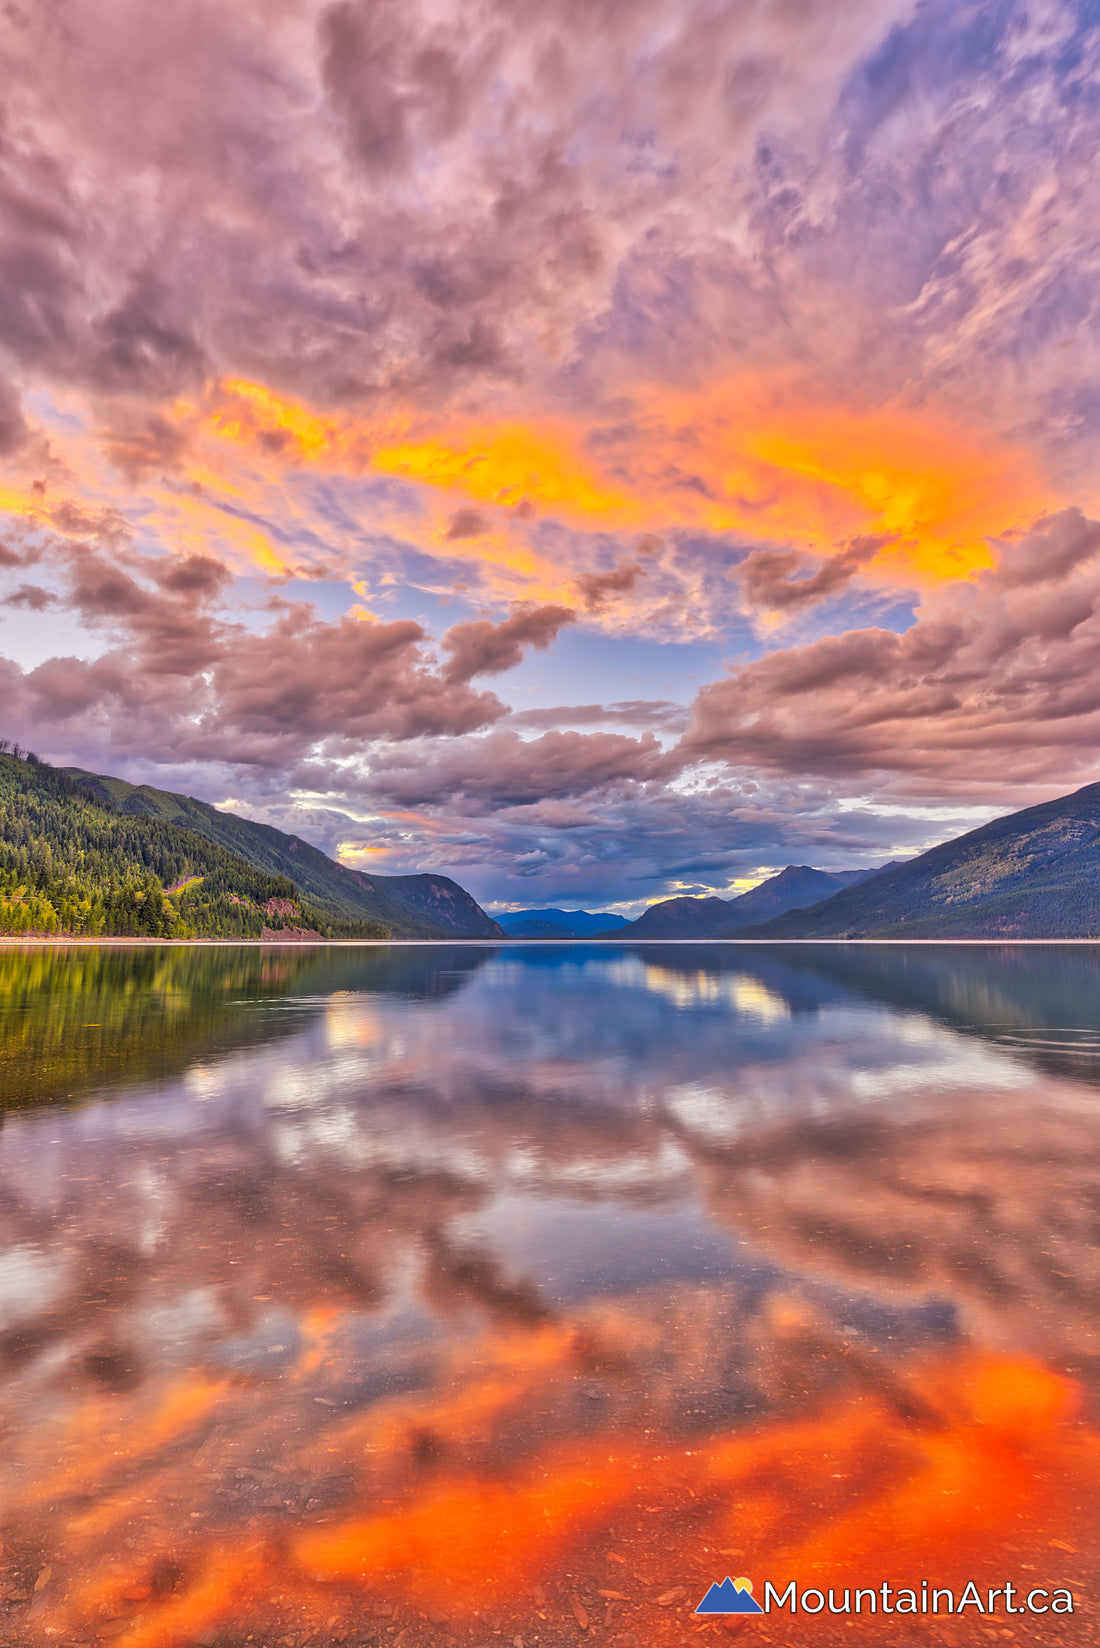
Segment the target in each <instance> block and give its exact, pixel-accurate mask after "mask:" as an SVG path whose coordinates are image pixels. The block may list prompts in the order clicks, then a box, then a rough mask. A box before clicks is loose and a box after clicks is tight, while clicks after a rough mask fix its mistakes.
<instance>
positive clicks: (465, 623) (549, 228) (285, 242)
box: [0, 0, 1100, 901]
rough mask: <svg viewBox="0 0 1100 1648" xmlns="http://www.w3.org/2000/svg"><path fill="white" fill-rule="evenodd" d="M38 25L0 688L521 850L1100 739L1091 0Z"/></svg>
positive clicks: (710, 861)
mask: <svg viewBox="0 0 1100 1648" xmlns="http://www.w3.org/2000/svg"><path fill="white" fill-rule="evenodd" d="M0 71H2V73H3V77H4V85H5V88H6V92H5V104H4V113H3V120H2V123H0V516H2V519H0V607H2V609H3V613H4V618H3V623H2V625H0V647H2V650H3V654H4V655H3V657H0V690H2V692H3V696H4V710H5V721H6V725H5V728H4V729H3V730H4V731H6V732H7V733H8V734H9V735H10V736H18V737H19V738H20V741H21V742H25V743H28V744H30V745H31V746H32V747H34V748H36V749H39V750H41V751H42V752H43V753H44V754H46V755H53V756H55V757H56V758H58V759H65V760H73V761H78V762H80V763H82V764H85V765H102V766H109V765H115V766H122V767H124V768H125V769H126V771H127V773H129V774H134V775H136V774H140V775H141V776H142V777H144V778H157V777H159V778H160V779H161V781H164V782H169V781H170V782H173V783H175V784H176V785H179V786H181V787H184V788H187V789H189V790H199V791H201V793H203V794H205V795H208V796H209V797H210V798H211V799H213V800H221V799H225V798H226V797H227V796H229V797H231V798H232V799H234V800H235V801H236V802H237V803H238V804H239V805H241V806H243V807H246V808H247V807H254V808H270V807H286V808H287V809H289V810H290V811H291V812H293V810H294V809H295V808H301V809H303V810H304V812H306V813H309V814H310V816H314V814H316V815H317V816H318V817H319V818H321V815H324V816H325V817H345V818H349V819H352V820H353V821H354V820H355V819H356V818H357V817H358V816H360V815H361V814H362V812H363V811H364V810H366V809H369V808H371V807H375V808H377V809H379V811H378V813H377V820H378V822H377V823H376V824H375V825H372V827H374V828H377V830H378V831H379V832H382V833H384V832H385V831H391V832H393V833H391V834H389V835H385V842H386V845H385V846H384V848H383V851H384V854H385V855H387V863H389V864H391V865H392V864H395V863H397V862H398V861H400V863H401V866H402V867H403V868H409V869H413V868H417V867H419V866H421V865H423V866H424V867H427V864H428V862H429V860H430V862H431V863H432V865H433V867H444V860H445V857H446V854H447V853H448V852H449V853H451V854H452V858H451V860H450V862H451V864H452V866H453V867H455V868H456V869H458V870H460V871H461V872H462V874H463V875H466V874H467V872H468V874H469V878H470V879H471V884H473V883H474V882H477V885H478V888H479V890H480V891H481V892H482V894H483V895H486V894H487V893H489V892H490V891H491V886H492V884H494V883H493V878H494V877H496V878H498V881H497V882H496V883H495V884H497V885H503V884H504V881H506V880H507V879H508V877H509V876H510V874H511V872H510V871H508V869H507V865H508V864H509V863H511V862H512V861H513V860H512V859H509V856H508V855H509V854H511V855H513V859H514V862H515V863H516V864H517V865H522V874H523V875H524V876H525V877H526V878H527V879H528V880H529V879H530V878H531V877H532V876H534V877H538V876H542V875H543V874H544V873H545V875H546V876H548V877H550V876H554V875H558V873H559V870H560V871H561V878H563V877H564V876H565V872H566V870H567V869H568V871H569V872H570V873H575V875H576V876H577V878H578V881H585V878H586V877H589V876H591V877H593V878H596V877H598V875H599V874H600V873H601V868H602V869H604V870H606V869H607V866H608V865H610V864H611V863H614V865H615V866H616V868H615V870H614V876H615V877H616V878H617V879H616V881H615V885H616V887H617V889H618V890H619V892H620V893H621V894H622V896H623V897H624V899H626V898H630V897H633V894H632V893H630V891H629V887H630V886H631V878H632V877H634V878H636V880H635V881H634V883H633V885H635V886H640V885H643V884H644V886H645V887H646V888H647V889H649V888H650V887H652V888H653V889H654V891H657V890H659V889H660V887H661V885H662V878H663V885H666V886H668V887H669V888H671V889H674V890H677V891H680V890H685V885H686V887H687V890H697V889H698V888H700V887H703V886H705V887H712V886H717V887H719V888H720V887H721V885H722V883H721V877H722V876H723V875H731V876H737V875H740V874H742V873H746V872H747V871H748V870H749V869H750V868H751V866H750V861H749V858H748V857H747V856H745V855H756V857H755V862H756V863H757V864H758V865H759V864H767V863H774V862H775V861H776V859H785V858H786V857H787V856H799V857H802V858H805V857H809V856H812V855H813V854H814V853H816V852H817V847H816V846H815V845H814V843H815V842H817V843H818V845H820V847H821V851H822V852H824V851H825V850H826V848H828V849H829V851H830V852H832V848H833V845H834V844H835V845H836V850H837V851H838V852H839V851H844V852H848V853H850V854H851V855H853V860H858V861H860V862H864V861H866V859H867V857H868V855H870V854H872V853H877V852H878V850H879V848H880V847H881V846H882V845H884V844H887V845H888V846H889V848H890V849H891V851H893V850H895V849H897V848H900V849H902V850H904V849H905V848H906V847H910V848H911V847H915V846H917V845H921V844H924V842H925V841H926V839H927V836H928V833H929V831H931V830H933V829H934V828H936V827H937V826H936V824H935V823H934V822H932V821H929V819H927V818H925V816H924V815H923V814H922V813H921V812H919V811H914V810H912V808H913V807H914V806H915V802H914V797H916V798H917V799H918V800H919V801H920V803H921V805H925V804H927V805H928V806H929V807H931V808H933V809H935V808H936V807H937V806H938V805H939V804H940V803H941V802H942V801H943V798H944V796H950V798H951V804H952V806H954V807H957V808H963V809H966V808H972V809H973V808H979V809H980V808H983V807H990V806H994V805H996V806H1004V807H1008V806H1010V805H1012V804H1013V803H1014V802H1022V801H1026V800H1031V799H1034V798H1035V797H1036V795H1037V794H1038V793H1039V792H1042V793H1047V794H1049V793H1056V792H1057V791H1058V790H1060V789H1065V788H1067V787H1068V786H1069V785H1070V784H1071V783H1073V782H1075V781H1076V780H1078V779H1082V778H1085V777H1092V776H1095V773H1096V767H1095V760H1094V755H1093V751H1094V750H1095V748H1096V740H1097V735H1098V734H1100V689H1097V688H1096V687H1095V685H1094V683H1095V682H1096V681H1097V679H1098V670H1100V655H1098V654H1097V651H1096V636H1097V625H1098V623H1100V620H1098V619H1097V617H1096V608H1095V603H1096V600H1097V599H1098V598H1100V583H1098V574H1097V569H1096V550H1097V543H1096V534H1097V533H1098V532H1100V528H1098V527H1096V526H1094V525H1093V524H1091V523H1092V521H1093V519H1094V518H1095V519H1100V489H1098V487H1097V482H1096V475H1095V447H1096V440H1097V436H1098V434H1100V401H1098V399H1097V396H1096V392H1095V384H1096V382H1097V378H1098V374H1100V341H1098V339H1100V334H1098V331H1097V327H1096V325H1095V320H1096V315H1095V307H1096V291H1097V289H1098V279H1100V238H1098V236H1097V231H1096V224H1097V222H1098V221H1100V174H1098V172H1097V168H1096V166H1095V154H1096V149H1097V142H1098V138H1100V116H1098V113H1097V107H1096V100H1095V98H1094V96H1093V95H1092V87H1093V85H1094V84H1095V81H1096V77H1097V74H1098V73H1100V30H1098V29H1097V27H1096V19H1095V17H1094V16H1093V13H1092V10H1091V8H1090V7H1089V6H1087V5H1086V4H1085V3H1084V0H1064V3H1063V0H1043V3H1041V4H1037V5H1033V4H1025V0H1004V3H1003V4H1002V3H999V0H998V3H994V0H979V3H978V4H976V5H973V6H969V7H962V8H960V7H959V6H957V5H953V4H951V3H950V0H849V3H847V4H844V5H841V6H837V5H836V4H835V3H826V0H797V3H793V0H736V3H734V0H716V3H714V0H636V3H634V4H631V5H623V4H621V3H619V0H590V3H586V4H581V3H580V0H547V3H545V4H539V5H536V4H534V3H532V0H485V4H483V5H480V6H476V7H472V8H471V7H468V6H467V7H462V6H460V5H458V4H457V3H456V0H400V3H399V0H303V3H301V4H295V5H288V4H284V3H282V0H279V3H276V4H261V3H260V0H241V3H240V4H238V5H235V6H225V5H224V4H215V3H214V0H180V3H179V4H177V5H175V6H172V7H167V8H166V7H163V6H162V7H157V6H155V5H153V4H152V3H151V0H41V3H39V4H36V5H31V6H24V7H22V8H17V9H16V10H15V11H13V12H12V14H11V15H10V16H9V17H8V18H7V20H6V24H5V29H4V32H3V37H2V38H0ZM1036 521H1038V522H1039V523H1040V524H1039V525H1038V526H1037V527H1035V526H1034V523H1035V522H1036ZM723 671H724V673H723ZM563 676H564V677H566V678H565V679H563V678H562V677H563ZM482 677H484V678H488V677H492V678H493V683H494V685H497V684H498V682H500V683H501V684H500V685H499V686H498V690H497V691H496V692H490V691H487V690H481V689H480V688H479V687H477V686H476V685H475V683H477V682H478V681H479V680H480V678H482ZM505 680H506V681H507V690H505V686H504V684H503V683H504V682H505ZM570 706H572V707H570ZM689 710H690V725H689V727H688V730H687V731H686V733H684V735H683V738H682V741H681V742H679V743H677V742H676V740H677V739H678V738H680V735H681V733H682V732H683V723H684V719H685V717H686V716H687V715H688V712H689ZM506 717H508V718H509V719H508V724H507V727H504V726H502V725H501V723H502V722H503V721H504V719H505V718H506ZM857 804H858V807H860V808H863V809H864V810H862V811H860V812H858V816H857V814H855V813H853V812H852V808H853V806H854V805H857ZM900 805H904V806H908V807H910V809H911V810H910V811H909V812H908V813H906V814H905V815H904V817H903V818H902V821H901V822H899V823H897V824H896V828H895V826H894V825H890V826H889V830H893V831H894V834H893V835H889V831H888V828H887V826H886V825H884V824H883V823H882V817H883V816H885V815H882V814H879V813H876V812H875V811H874V809H875V808H876V807H879V806H882V807H886V806H900ZM745 807H748V808H749V809H750V811H751V812H752V823H751V828H749V827H748V826H746V828H747V829H748V834H747V835H746V834H745V833H744V832H741V833H738V832H739V831H740V824H739V823H737V821H738V820H741V819H742V818H743V816H747V815H743V813H742V811H741V809H743V808H745ZM402 809H404V810H405V812H406V813H407V814H408V817H407V818H406V819H405V820H404V821H403V822H402V821H401V820H399V819H398V817H397V815H398V814H400V813H401V811H402ZM524 809H528V811H527V812H526V813H525V814H524V816H523V817H520V816H519V814H520V813H521V812H523V810H524ZM723 809H725V811H726V815H727V817H728V818H729V819H730V820H732V821H733V822H731V823H730V825H729V828H730V831H731V836H730V839H729V840H728V841H726V842H725V843H723V840H722V822H721V821H722V816H723ZM753 809H755V811H754V810H753ZM830 809H831V810H830ZM414 814H415V816H413V815H414ZM898 816H899V817H901V815H898ZM952 816H955V815H952ZM371 817H372V819H373V818H375V817H376V815H375V814H374V813H372V814H371ZM609 819H610V820H613V825H611V826H609V825H608V820H609ZM808 819H812V820H813V825H812V829H811V828H810V826H809V825H808V824H806V820H808ZM943 822H944V821H943V819H942V818H941V819H940V824H941V825H942V824H943ZM735 824H736V826H737V827H736V828H735ZM758 825H759V830H760V831H763V832H764V835H766V834H767V832H768V831H770V832H771V835H770V846H768V844H767V842H766V841H765V840H764V837H763V835H760V834H759V832H758V828H757V827H758ZM804 825H805V827H806V829H808V830H809V831H810V833H809V835H808V836H803V835H802V834H800V832H801V831H802V830H803V826H804ZM364 829H365V827H364ZM317 830H318V832H319V837H318V838H320V836H321V835H323V836H324V837H325V839H326V841H327V840H328V835H327V834H326V831H327V830H328V825H327V824H325V823H324V822H323V819H322V821H321V822H319V823H318V825H317ZM815 832H816V833H815ZM830 832H831V833H830ZM643 836H645V837H646V839H648V840H649V841H650V842H651V843H653V844H654V845H653V846H652V848H647V847H646V846H645V845H644V842H643ZM347 839H349V840H350V839H351V836H350V835H349V837H348V838H347ZM360 845H362V842H360ZM479 854H480V855H482V856H481V857H479V856H478V855H479ZM724 855H732V856H724ZM818 856H820V855H818ZM566 861H568V862H566ZM832 862H833V863H834V864H835V863H836V862H837V860H836V858H835V856H833V858H832ZM517 873H520V872H518V871H517ZM608 873H609V874H610V873H611V872H610V871H608ZM479 878H480V879H479ZM499 878H503V880H501V879H499ZM561 878H559V881H558V882H557V883H555V885H556V887H557V889H558V891H559V892H560V891H562V888H563V886H564V881H563V879H561ZM508 884H509V885H511V882H509V883H508ZM585 884H586V885H588V882H585ZM592 884H593V885H594V886H597V884H596V882H593V883H592ZM547 885H549V883H547ZM597 891H598V886H597ZM525 896H526V898H527V899H528V901H529V899H530V896H531V893H530V889H529V888H528V889H526V893H525Z"/></svg>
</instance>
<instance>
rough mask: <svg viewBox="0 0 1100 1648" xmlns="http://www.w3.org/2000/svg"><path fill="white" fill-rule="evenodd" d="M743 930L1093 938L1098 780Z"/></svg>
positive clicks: (776, 934) (1099, 907)
mask: <svg viewBox="0 0 1100 1648" xmlns="http://www.w3.org/2000/svg"><path fill="white" fill-rule="evenodd" d="M745 936H750V937H754V938H755V937H762V938H944V939H951V938H1094V937H1100V784H1089V785H1087V786H1086V787H1085V788H1084V789H1082V790H1077V791H1075V792H1074V794H1073V795H1066V796H1061V797H1060V798H1059V799H1058V800H1057V801H1047V802H1044V803H1043V804H1042V805H1041V806H1038V807H1028V808H1026V809H1025V810H1024V811H1023V812H1019V813H1010V814H1008V816H1007V817H1005V818H996V819H994V820H993V822H992V823H991V824H983V825H982V826H981V828H980V829H977V830H970V831H969V832H968V833H967V834H966V835H962V836H959V837H957V839H956V840H954V841H945V842H943V843H941V845H940V846H938V847H932V848H931V849H930V850H929V851H928V852H926V853H921V854H920V856H919V857H918V858H911V859H909V860H908V861H907V862H905V863H903V864H895V865H892V866H890V867H889V868H888V869H885V870H882V871H880V872H879V874H878V875H876V876H875V878H874V880H873V881H868V882H866V883H865V884H864V885H863V886H859V887H851V888H848V889H846V890H845V891H843V892H839V893H837V894H836V895H835V896H834V897H832V898H830V899H828V900H827V902H826V903H824V904H819V905H817V906H816V907H815V908H814V909H812V910H801V911H794V912H791V913H789V914H785V915H782V916H780V917H779V919H778V920H772V921H769V922H767V923H765V924H764V925H761V926H757V927H754V928H752V929H751V930H750V932H749V933H748V934H746V935H745Z"/></svg>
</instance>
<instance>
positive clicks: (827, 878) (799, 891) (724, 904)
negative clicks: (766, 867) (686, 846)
mask: <svg viewBox="0 0 1100 1648" xmlns="http://www.w3.org/2000/svg"><path fill="white" fill-rule="evenodd" d="M879 873H880V872H879V871H877V870H815V869H813V868H812V867H811V866H810V865H809V864H788V865H787V868H786V869H785V870H780V872H779V874H778V875H774V876H771V877H769V879H768V880H767V881H762V882H761V883H760V885H759V886H757V887H752V888H750V890H749V891H748V892H747V893H741V894H740V895H739V896H738V897H737V898H729V899H725V898H666V899H664V900H662V902H661V903H660V904H651V905H650V907H649V909H648V910H646V911H644V912H643V913H642V914H641V915H640V916H639V917H638V919H637V921H632V922H631V923H630V924H629V926H627V927H624V928H621V929H620V930H619V931H618V932H617V933H616V934H615V937H616V938H647V939H648V938H655V939H662V938H729V937H731V936H732V935H733V934H735V933H738V932H740V931H741V930H742V928H745V927H752V926H754V925H756V924H758V923H759V922H761V921H767V920H768V919H769V918H770V917H773V916H778V915H781V914H782V913H783V912H784V911H786V910H792V909H805V908H806V907H807V905H811V904H817V903H819V902H820V901H821V900H822V899H827V898H831V897H832V896H833V894H834V893H837V892H839V891H840V890H842V889H844V888H847V887H854V886H856V885H858V884H859V883H860V882H863V881H867V880H869V879H870V877H871V876H876V875H878V874H879Z"/></svg>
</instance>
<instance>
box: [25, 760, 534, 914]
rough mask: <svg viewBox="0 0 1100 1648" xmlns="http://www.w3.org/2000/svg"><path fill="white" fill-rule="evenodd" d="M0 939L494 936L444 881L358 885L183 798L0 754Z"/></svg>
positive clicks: (330, 866) (364, 880)
mask: <svg viewBox="0 0 1100 1648" xmlns="http://www.w3.org/2000/svg"><path fill="white" fill-rule="evenodd" d="M0 933H8V934H13V933H15V934H18V933H45V934H49V933H72V934H82V935H85V936H88V937H100V936H102V937H106V936H135V937H152V938H190V937H225V938H261V937H263V936H264V935H265V934H268V935H276V936H277V935H278V934H280V933H282V934H285V935H286V936H287V937H288V938H292V937H295V936H301V935H312V936H319V937H323V938H371V939H383V938H410V939H439V938H457V937H461V938H500V937H502V936H503V935H502V933H501V930H500V928H499V927H498V926H497V924H496V922H495V921H492V920H491V919H490V917H488V916H487V915H486V914H485V912H484V910H482V909H481V907H480V906H479V905H478V904H476V903H475V902H474V900H473V899H472V898H471V897H470V895H469V893H467V892H466V891H465V890H464V889H463V888H462V887H460V886H459V885H458V884H457V882H454V881H451V880H450V879H449V877H447V876H436V875H421V876H374V875H371V876H367V875H364V874H363V873H362V872H360V871H358V870H349V869H348V868H346V867H345V866H344V865H342V864H337V863H335V862H334V861H333V860H332V859H330V858H327V857H326V856H325V854H324V853H322V852H320V851H319V850H318V849H317V848H316V847H311V846H310V845H309V843H308V842H305V841H302V840H300V839H299V838H298V837H297V836H292V835H284V834H283V832H282V831H281V830H275V829H272V828H271V826H270V825H267V824H254V823H251V822H250V821H249V820H248V819H243V818H237V817H235V816H234V815H233V814H231V813H223V812H219V811H218V809H217V808H216V807H211V806H209V805H208V804H207V803H206V802H204V801H196V800H195V799H194V798H193V797H190V796H182V795H175V794H173V793H172V792H171V791H168V790H157V789H153V788H151V787H149V786H147V785H133V784H128V783H126V782H125V781H124V780H123V779H119V778H110V777H106V776H104V775H103V774H100V773H89V772H84V771H83V770H81V769H78V768H67V769H59V768H55V767H50V766H48V765H47V764H46V763H45V762H42V761H39V760H37V759H36V758H35V757H33V756H28V755H25V754H24V752H22V751H9V750H7V749H5V748H4V747H3V746H2V745H0Z"/></svg>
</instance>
